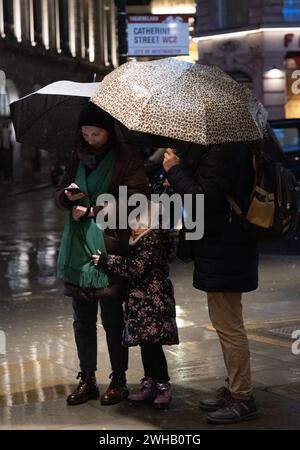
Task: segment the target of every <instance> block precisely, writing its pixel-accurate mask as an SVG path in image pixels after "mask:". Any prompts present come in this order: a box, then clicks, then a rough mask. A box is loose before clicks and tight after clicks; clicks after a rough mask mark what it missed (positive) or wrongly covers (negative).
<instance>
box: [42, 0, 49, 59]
mask: <svg viewBox="0 0 300 450" xmlns="http://www.w3.org/2000/svg"><path fill="white" fill-rule="evenodd" d="M41 2H42V4H41V9H42V35H43V43H44V46H45V49H46V50H49V48H50V45H49V44H50V37H49V14H48V2H47V0H41Z"/></svg>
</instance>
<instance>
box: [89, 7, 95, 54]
mask: <svg viewBox="0 0 300 450" xmlns="http://www.w3.org/2000/svg"><path fill="white" fill-rule="evenodd" d="M88 23H89V60H90V62H94V61H95V30H94V5H93V2H92V1H91V0H89V21H88Z"/></svg>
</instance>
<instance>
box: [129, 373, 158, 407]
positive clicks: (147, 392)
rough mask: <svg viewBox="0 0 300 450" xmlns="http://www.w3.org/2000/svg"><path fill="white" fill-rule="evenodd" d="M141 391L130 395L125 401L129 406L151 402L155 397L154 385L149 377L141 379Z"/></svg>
mask: <svg viewBox="0 0 300 450" xmlns="http://www.w3.org/2000/svg"><path fill="white" fill-rule="evenodd" d="M141 385H142V387H141V389H140V391H139V392H137V393H135V394H130V395H128V397H127V400H128V401H129V402H130V403H131V404H133V405H134V404H138V403H143V402H151V401H153V400H154V399H155V396H156V392H157V391H156V383H155V381H154V380H153V378H151V377H144V378H142V379H141Z"/></svg>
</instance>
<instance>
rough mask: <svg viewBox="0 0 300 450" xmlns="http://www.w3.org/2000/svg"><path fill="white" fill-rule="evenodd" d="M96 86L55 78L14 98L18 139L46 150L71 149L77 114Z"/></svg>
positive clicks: (74, 137) (12, 108) (13, 108)
mask: <svg viewBox="0 0 300 450" xmlns="http://www.w3.org/2000/svg"><path fill="white" fill-rule="evenodd" d="M98 86H99V83H75V82H72V81H58V82H55V83H52V84H49V85H48V86H46V87H44V88H42V89H40V90H39V91H37V92H34V93H33V94H30V95H27V96H26V97H23V98H21V99H20V100H18V101H16V102H13V103H12V104H11V105H10V109H11V116H12V121H13V125H14V128H15V133H16V139H17V141H18V142H21V143H24V144H29V145H31V146H33V147H37V148H41V149H45V150H49V151H57V150H63V151H68V150H70V149H71V148H72V147H73V145H74V142H75V140H76V138H77V135H78V125H77V124H78V118H79V114H80V112H81V110H82V109H83V108H84V106H85V105H86V104H87V103H88V101H89V99H90V97H91V96H92V95H93V94H94V92H95V91H96V89H97V87H98Z"/></svg>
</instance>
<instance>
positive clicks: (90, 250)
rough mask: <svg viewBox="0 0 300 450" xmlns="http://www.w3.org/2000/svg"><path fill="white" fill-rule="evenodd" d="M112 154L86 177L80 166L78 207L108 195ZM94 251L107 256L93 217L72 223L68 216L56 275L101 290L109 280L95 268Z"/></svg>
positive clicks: (101, 234)
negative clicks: (81, 195)
mask: <svg viewBox="0 0 300 450" xmlns="http://www.w3.org/2000/svg"><path fill="white" fill-rule="evenodd" d="M114 159H115V155H114V152H113V151H112V150H110V151H109V152H108V153H107V155H106V156H105V157H104V159H103V160H102V161H101V162H100V163H99V164H98V166H97V168H96V169H95V170H93V171H92V172H91V173H90V174H89V175H87V174H86V169H85V166H84V165H83V164H82V162H80V163H79V166H78V169H77V173H76V177H75V182H76V184H77V185H78V186H79V188H80V189H81V190H82V191H83V192H85V193H86V194H87V197H84V198H83V199H82V200H81V202H80V204H81V205H82V206H89V205H90V206H94V205H95V204H96V200H97V197H98V196H99V195H100V194H104V193H106V192H107V190H108V187H109V184H110V181H111V177H112V170H113V163H114ZM97 250H100V251H101V252H103V254H104V255H107V251H106V247H105V242H104V237H103V231H102V230H101V229H100V228H99V227H98V225H97V224H96V222H95V220H94V219H93V218H85V219H81V220H79V221H78V222H75V221H74V220H73V218H72V213H70V214H69V215H68V217H67V221H66V224H65V227H64V232H63V237H62V241H61V245H60V250H59V255H58V267H57V275H58V277H59V278H62V279H63V280H64V281H68V282H70V283H72V284H75V285H77V286H81V287H93V288H104V287H107V286H109V277H108V275H107V274H106V273H105V272H104V271H102V270H101V269H99V268H97V267H95V266H94V264H93V263H92V260H91V256H92V255H93V254H97Z"/></svg>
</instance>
